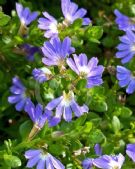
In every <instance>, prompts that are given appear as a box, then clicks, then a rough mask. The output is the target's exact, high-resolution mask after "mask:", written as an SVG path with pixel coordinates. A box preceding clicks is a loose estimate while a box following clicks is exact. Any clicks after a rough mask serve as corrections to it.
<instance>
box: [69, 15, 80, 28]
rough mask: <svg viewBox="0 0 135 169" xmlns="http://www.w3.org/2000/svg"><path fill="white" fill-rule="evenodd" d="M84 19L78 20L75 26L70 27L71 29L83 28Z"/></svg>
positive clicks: (74, 23)
mask: <svg viewBox="0 0 135 169" xmlns="http://www.w3.org/2000/svg"><path fill="white" fill-rule="evenodd" d="M82 21H83V20H82V19H81V18H79V19H76V20H75V21H74V22H73V24H72V25H71V26H70V28H71V29H74V30H77V29H78V28H80V27H81V26H82Z"/></svg>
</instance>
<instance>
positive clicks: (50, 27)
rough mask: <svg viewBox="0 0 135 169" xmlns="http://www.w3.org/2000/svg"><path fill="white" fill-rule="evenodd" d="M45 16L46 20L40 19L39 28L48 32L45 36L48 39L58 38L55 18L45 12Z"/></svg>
mask: <svg viewBox="0 0 135 169" xmlns="http://www.w3.org/2000/svg"><path fill="white" fill-rule="evenodd" d="M43 15H44V17H45V18H39V20H38V23H39V25H38V27H39V28H40V29H42V30H45V31H46V32H45V34H44V36H45V37H46V38H52V37H55V36H57V35H58V29H57V26H58V22H57V20H56V19H55V18H54V17H53V16H51V15H49V13H47V12H43Z"/></svg>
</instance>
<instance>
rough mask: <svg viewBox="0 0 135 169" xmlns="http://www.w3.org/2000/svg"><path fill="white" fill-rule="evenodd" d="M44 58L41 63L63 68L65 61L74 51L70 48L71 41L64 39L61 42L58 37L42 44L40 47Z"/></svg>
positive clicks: (67, 38)
mask: <svg viewBox="0 0 135 169" xmlns="http://www.w3.org/2000/svg"><path fill="white" fill-rule="evenodd" d="M42 51H43V54H44V56H45V57H44V58H43V59H42V61H43V63H44V64H45V65H48V66H52V65H57V66H59V67H61V68H62V67H64V65H65V59H66V57H67V56H69V55H70V54H72V53H73V52H74V51H75V49H74V48H73V47H71V39H70V38H69V37H66V38H65V39H64V40H63V42H61V41H60V39H59V38H58V37H56V38H53V39H51V40H50V41H48V42H45V43H44V46H43V47H42Z"/></svg>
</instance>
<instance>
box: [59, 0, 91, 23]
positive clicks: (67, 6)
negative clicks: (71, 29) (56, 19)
mask: <svg viewBox="0 0 135 169" xmlns="http://www.w3.org/2000/svg"><path fill="white" fill-rule="evenodd" d="M61 8H62V12H63V15H64V17H65V21H64V22H65V23H66V24H67V25H70V24H72V23H73V22H74V21H75V20H76V19H79V18H82V19H83V25H89V24H90V23H91V20H90V19H89V18H84V16H85V15H86V13H87V11H86V10H85V9H84V8H81V9H78V5H77V4H76V3H74V2H71V1H70V0H61Z"/></svg>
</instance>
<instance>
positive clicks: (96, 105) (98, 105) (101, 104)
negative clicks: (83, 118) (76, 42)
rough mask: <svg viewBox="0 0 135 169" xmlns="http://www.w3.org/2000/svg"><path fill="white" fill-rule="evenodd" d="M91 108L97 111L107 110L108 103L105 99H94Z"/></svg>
mask: <svg viewBox="0 0 135 169" xmlns="http://www.w3.org/2000/svg"><path fill="white" fill-rule="evenodd" d="M90 108H91V110H94V111H97V112H105V111H107V110H108V106H107V103H106V102H105V101H104V100H92V101H91V103H90Z"/></svg>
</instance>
